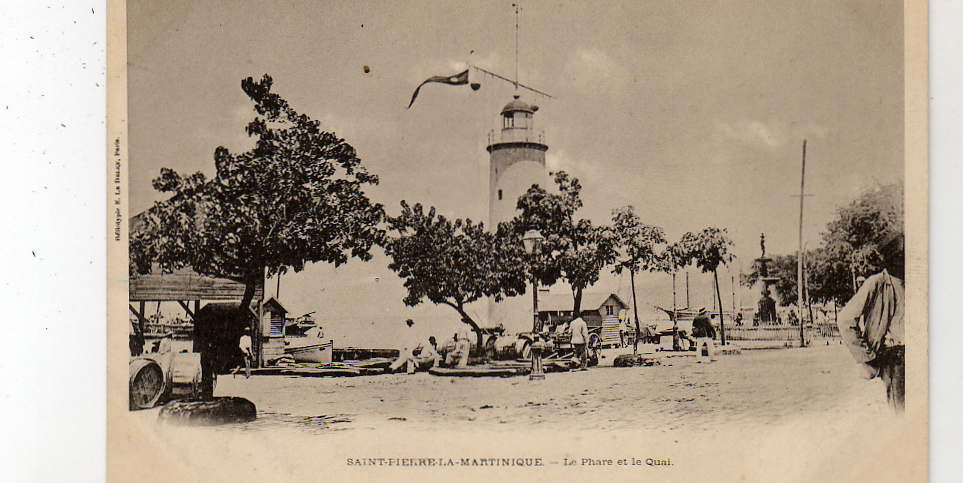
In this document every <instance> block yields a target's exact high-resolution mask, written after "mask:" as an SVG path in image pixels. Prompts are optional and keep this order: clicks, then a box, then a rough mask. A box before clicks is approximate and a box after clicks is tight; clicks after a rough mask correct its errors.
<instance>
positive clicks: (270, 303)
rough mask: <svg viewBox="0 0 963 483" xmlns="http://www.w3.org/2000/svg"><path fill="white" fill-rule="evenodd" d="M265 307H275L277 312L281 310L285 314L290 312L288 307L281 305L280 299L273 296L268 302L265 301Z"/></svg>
mask: <svg viewBox="0 0 963 483" xmlns="http://www.w3.org/2000/svg"><path fill="white" fill-rule="evenodd" d="M264 308H266V309H274V310H275V311H276V312H281V313H284V314H286V313H288V309H286V308H284V306H283V305H281V302H278V299H276V298H274V297H271V298H269V299H268V300H267V302H264Z"/></svg>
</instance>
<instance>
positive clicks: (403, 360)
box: [388, 319, 471, 374]
mask: <svg viewBox="0 0 963 483" xmlns="http://www.w3.org/2000/svg"><path fill="white" fill-rule="evenodd" d="M405 325H407V326H408V332H409V334H406V335H408V336H407V337H403V338H402V343H401V344H399V347H398V358H397V359H395V361H394V362H392V363H391V365H390V366H388V371H389V372H401V371H404V372H406V373H408V374H414V373H415V372H417V371H427V370H428V369H431V368H432V367H440V366H442V365H444V367H459V368H461V367H467V366H468V356H469V352H470V351H471V342H470V341H469V336H468V334H466V333H459V332H455V334H454V336H453V337H452V346H453V347H452V349H451V350H450V351H447V353H446V354H445V356H444V358H442V356H441V354H440V352H439V348H438V340H437V339H435V336H430V337H428V339H427V340H425V341H421V340H418V338H416V337H414V336H413V335H411V334H410V333H412V332H414V325H415V322H414V321H413V320H411V319H408V320H406V321H405Z"/></svg>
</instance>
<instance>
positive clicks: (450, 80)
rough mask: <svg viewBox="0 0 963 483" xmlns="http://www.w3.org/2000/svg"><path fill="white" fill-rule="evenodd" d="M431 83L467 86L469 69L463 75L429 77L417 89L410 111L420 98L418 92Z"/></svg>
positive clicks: (412, 98) (410, 103) (409, 105)
mask: <svg viewBox="0 0 963 483" xmlns="http://www.w3.org/2000/svg"><path fill="white" fill-rule="evenodd" d="M429 82H439V83H442V84H448V85H452V86H460V85H465V84H468V69H465V71H464V72H462V73H459V74H455V75H450V76H445V75H436V76H432V77H429V78H428V79H427V80H426V81H424V82H422V83H421V84H418V87H417V88H415V93H414V94H412V95H411V102H409V103H408V109H410V108H411V105H412V104H414V103H415V99H416V98H417V97H418V91H420V90H421V86H423V85H425V84H427V83H429ZM476 90H477V89H476Z"/></svg>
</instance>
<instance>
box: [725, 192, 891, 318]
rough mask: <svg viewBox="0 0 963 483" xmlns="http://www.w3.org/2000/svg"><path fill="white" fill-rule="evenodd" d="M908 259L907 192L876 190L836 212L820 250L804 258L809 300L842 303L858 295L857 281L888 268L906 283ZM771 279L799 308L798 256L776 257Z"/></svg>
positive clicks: (751, 278) (748, 280)
mask: <svg viewBox="0 0 963 483" xmlns="http://www.w3.org/2000/svg"><path fill="white" fill-rule="evenodd" d="M904 257H905V252H904V247H903V186H902V184H899V183H896V184H890V185H884V186H876V187H874V188H872V189H870V190H868V191H866V192H864V193H862V194H861V195H860V196H859V197H858V198H856V199H855V200H853V201H852V202H850V203H849V204H847V205H845V206H842V207H840V208H839V209H837V211H836V216H835V217H834V218H833V219H832V221H830V222H829V223H828V224H827V225H826V229H825V231H824V232H823V234H822V245H821V246H819V247H817V248H816V249H814V250H807V251H806V252H805V254H804V259H803V261H804V262H805V265H806V267H805V268H806V274H807V276H806V286H807V288H808V292H809V298H810V299H811V300H814V301H823V302H828V301H835V302H837V303H843V302H845V301H846V300H848V299H849V298H850V297H852V296H853V294H854V293H855V290H856V287H855V279H856V277H857V276H858V275H869V274H872V273H876V272H879V271H881V270H882V269H883V268H886V269H888V270H889V271H890V273H892V274H893V275H895V276H898V277H902V276H903V267H904ZM769 273H770V275H771V276H773V277H776V278H778V280H777V281H776V283H775V290H776V293H777V294H778V295H779V298H780V299H781V300H782V302H783V303H784V304H794V303H796V298H797V292H796V279H797V277H798V275H797V273H796V255H795V254H789V255H776V256H774V257H773V261H772V263H771V264H770V265H769ZM758 277H759V273H758V267H753V270H752V271H751V272H750V273H749V274H747V275H746V276H745V277H744V278H743V283H744V284H746V285H752V284H753V283H755V281H756V280H757V279H758Z"/></svg>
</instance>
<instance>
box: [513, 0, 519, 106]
mask: <svg viewBox="0 0 963 483" xmlns="http://www.w3.org/2000/svg"><path fill="white" fill-rule="evenodd" d="M512 6H513V7H515V91H516V92H517V91H518V4H517V3H513V4H512Z"/></svg>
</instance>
